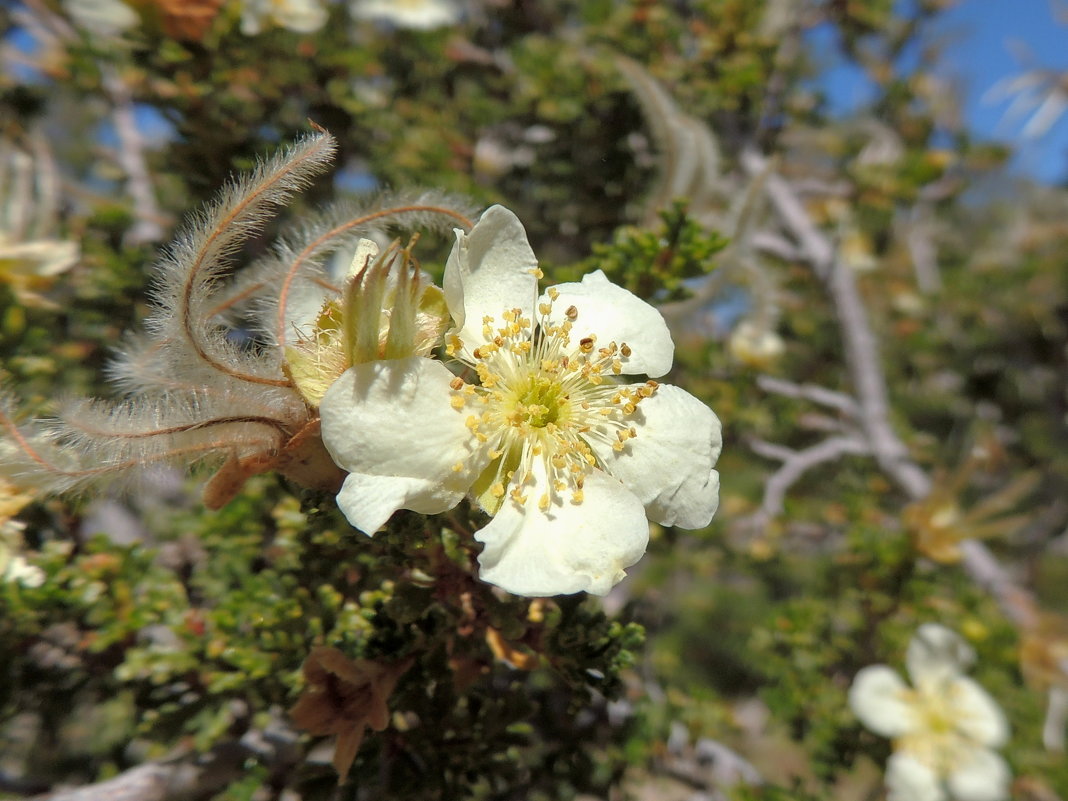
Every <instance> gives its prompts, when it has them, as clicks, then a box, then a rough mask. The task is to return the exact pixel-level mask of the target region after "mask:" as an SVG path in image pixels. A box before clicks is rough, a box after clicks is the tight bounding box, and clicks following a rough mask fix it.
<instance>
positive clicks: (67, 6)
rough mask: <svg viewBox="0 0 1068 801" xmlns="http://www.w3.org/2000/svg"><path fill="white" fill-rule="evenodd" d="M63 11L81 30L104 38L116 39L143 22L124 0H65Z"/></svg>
mask: <svg viewBox="0 0 1068 801" xmlns="http://www.w3.org/2000/svg"><path fill="white" fill-rule="evenodd" d="M63 9H64V10H65V11H66V12H67V15H68V16H69V17H70V18H71V20H73V22H74V24H75V25H77V26H78V27H79V28H82V29H83V30H86V31H88V32H89V33H91V34H94V35H95V36H100V37H103V38H113V37H116V36H118V35H119V34H120V33H123V32H124V31H128V30H130V29H131V28H134V27H136V26H137V25H138V24H139V23H140V22H141V18H140V17H139V16H137V12H136V11H134V10H133V9H132V8H130V6H128V5H126V3H124V2H122V0H63Z"/></svg>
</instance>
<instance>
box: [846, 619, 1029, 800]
mask: <svg viewBox="0 0 1068 801" xmlns="http://www.w3.org/2000/svg"><path fill="white" fill-rule="evenodd" d="M974 660H975V653H974V651H972V649H971V648H970V647H969V646H968V645H967V644H966V643H965V642H964V640H963V639H961V637H960V636H959V635H957V634H956V633H955V632H953V631H950V630H949V629H947V628H945V627H944V626H940V625H938V624H937V623H925V624H924V625H922V626H920V628H919V629H918V630H917V631H916V634H915V635H914V636H913V638H912V641H911V642H910V643H909V647H908V652H907V654H906V656H905V662H906V665H907V667H908V671H909V677H910V678H911V679H912V684H913V686H912V687H909V686H908V685H906V684H905V682H904V681H903V680H902V679H901V677H900V676H899V675H898V674H897V673H896V672H895V671H894V670H892V669H890V668H889V667H887V666H886V665H872V666H870V667H866V668H864V669H863V670H861V671H860V672H859V673H858V674H857V676H856V678H855V679H854V681H853V686H852V688H851V689H850V691H849V705H850V706H851V707H852V709H853V712H854V713H855V714H856V716H857V717H858V718H860V721H861V723H863V724H864V725H865V726H867V727H868V728H869V729H871V730H872V731H873V732H875V733H876V734H881V735H883V736H884V737H890V738H892V739H893V745H894V753H893V755H892V756H891V757H890V760H889V761H888V762H887V765H886V785H887V788H888V789H889V791H890V792H889V795H888V796H887V798H888V801H944V800H945V799H950V798H952V799H956V801H1000V799H1006V798H1008V797H1009V789H1008V787H1009V781H1010V779H1011V773H1010V771H1009V766H1008V765H1007V764H1006V763H1005V760H1004V759H1002V757H1001V756H1000V755H998V754H997V753H995V751H994V750H993V749H995V748H999V747H1000V746H1002V745H1004V744H1005V742H1006V741H1007V740H1008V736H1009V726H1008V723H1007V721H1006V720H1005V716H1004V714H1003V713H1002V711H1001V709H1000V708H999V707H998V705H997V704H996V703H995V702H994V700H993V699H992V698H991V697H990V696H989V695H988V694H987V692H986V691H985V690H983V688H982V687H980V686H979V685H978V684H976V683H975V682H974V681H973V680H972V679H970V678H968V677H967V676H965V675H963V671H964V669H965V668H967V667H968V666H969V665H970V664H971V663H972V662H973V661H974Z"/></svg>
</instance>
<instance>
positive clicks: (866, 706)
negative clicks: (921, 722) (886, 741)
mask: <svg viewBox="0 0 1068 801" xmlns="http://www.w3.org/2000/svg"><path fill="white" fill-rule="evenodd" d="M908 693H909V689H908V687H906V685H905V682H904V680H903V679H902V678H901V676H899V675H898V674H897V672H896V671H894V670H891V669H890V668H889V667H887V666H886V665H870V666H869V667H866V668H864V669H862V670H861V671H860V672H859V673H857V676H856V678H855V679H854V680H853V686H852V687H851V688H850V689H849V707H850V709H852V710H853V714H854V715H856V716H857V718H859V720H860V722H861V723H863V724H864V725H865V726H866V727H867V728H869V729H870V730H871V731H873V732H875V733H876V734H881V735H882V736H883V737H900V736H901V735H902V734H907V733H908V732H910V731H912V730H913V729H915V728H916V725H917V719H916V714H915V712H914V710H913V708H912V706H911V705H910V704H909V702H908V700H907V696H908Z"/></svg>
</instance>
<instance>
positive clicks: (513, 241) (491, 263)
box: [442, 206, 538, 354]
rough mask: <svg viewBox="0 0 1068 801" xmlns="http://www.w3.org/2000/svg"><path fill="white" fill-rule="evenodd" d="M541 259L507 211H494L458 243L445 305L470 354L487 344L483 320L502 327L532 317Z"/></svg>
mask: <svg viewBox="0 0 1068 801" xmlns="http://www.w3.org/2000/svg"><path fill="white" fill-rule="evenodd" d="M537 269H538V260H537V258H535V256H534V251H533V250H531V249H530V244H529V243H528V242H527V232H526V230H525V229H524V228H523V223H521V222H520V221H519V218H518V217H516V216H515V214H513V213H512V212H510V211H509V210H508V209H506V208H504V206H490V207H489V208H488V209H486V211H485V212H483V214H482V217H481V219H479V221H478V222H477V223H475V226H474V227H473V228H472V229H471V233H469V234H465V233H464V232H463V231H461V230H460V229H459V228H457V229H456V244H455V245H453V248H452V252H451V253H450V254H449V260H448V262H447V263H446V264H445V277H444V280H443V281H442V284H443V285H444V289H445V302H446V303H447V304H448V306H449V311H450V312H451V313H452V319H453V322H454V323H455V324H456V329H455V330H456V332H457V335H458V336H459V337H460V340H461V341H462V342H463V343H464V350H465V351H467V353H468V354H470V352H471V351H472V350H474V349H475V348H476V347H478V346H479V345H481V344H482V343H484V342H485V341H486V337H484V336H483V335H482V325H483V322H482V318H483V317H486V316H490V317H493V319H494V320H496V322H497V324H498V325H500V324H501V322H502V317H501V315H502V313H503V312H505V311H508V310H510V309H521V310H522V313H523V316H524V317H528V318H532V317H533V313H534V298H535V296H536V295H537V292H538V278H537V273H536V271H537Z"/></svg>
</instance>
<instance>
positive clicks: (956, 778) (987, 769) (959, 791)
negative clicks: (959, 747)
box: [946, 748, 1012, 801]
mask: <svg viewBox="0 0 1068 801" xmlns="http://www.w3.org/2000/svg"><path fill="white" fill-rule="evenodd" d="M1011 780H1012V771H1010V770H1009V766H1008V764H1007V763H1006V762H1005V760H1004V759H1002V758H1001V757H1000V756H999V755H998V754H995V753H994V752H993V751H990V750H989V749H986V748H976V749H973V750H972V751H971V752H970V753H969V758H968V759H967V760H965V761H964V763H963V764H961V765H959V766H957V768H956V770H954V771H952V772H951V773H950V774H949V776H948V777H946V783H947V784H948V785H949V792H950V793H951V794H952V796H953V798H955V799H956V801H1002V799H1006V798H1008V797H1009V782H1010V781H1011Z"/></svg>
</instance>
